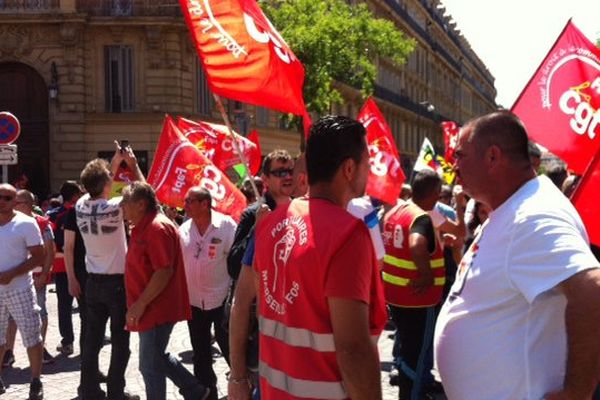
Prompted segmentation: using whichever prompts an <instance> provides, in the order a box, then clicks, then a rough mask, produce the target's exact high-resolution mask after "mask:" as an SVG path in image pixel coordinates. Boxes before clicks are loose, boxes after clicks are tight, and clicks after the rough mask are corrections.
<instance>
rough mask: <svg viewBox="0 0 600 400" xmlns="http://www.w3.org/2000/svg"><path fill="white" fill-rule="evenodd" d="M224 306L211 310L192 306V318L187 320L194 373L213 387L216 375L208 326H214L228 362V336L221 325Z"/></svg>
mask: <svg viewBox="0 0 600 400" xmlns="http://www.w3.org/2000/svg"><path fill="white" fill-rule="evenodd" d="M224 309H225V306H224V305H221V306H220V307H217V308H214V309H212V310H202V309H200V308H197V307H193V306H192V319H191V320H190V321H188V330H189V332H190V340H191V342H192V349H193V350H194V358H193V360H194V375H195V376H196V378H198V380H199V381H200V383H201V384H203V385H205V386H208V387H211V388H213V387H215V386H216V384H217V376H216V375H215V371H214V370H213V367H212V364H213V359H212V350H211V336H210V328H211V326H212V325H214V327H215V338H216V339H217V343H218V345H219V348H220V349H221V353H222V354H223V357H225V361H227V364H229V338H228V335H227V331H226V330H225V329H224V327H223V312H224Z"/></svg>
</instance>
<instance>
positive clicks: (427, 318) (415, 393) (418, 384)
mask: <svg viewBox="0 0 600 400" xmlns="http://www.w3.org/2000/svg"><path fill="white" fill-rule="evenodd" d="M390 314H391V316H392V320H393V321H394V324H395V325H396V329H397V337H398V340H399V341H400V365H399V368H398V370H399V371H398V372H399V378H400V385H399V386H400V388H399V389H400V393H399V397H398V398H399V399H400V400H418V399H420V398H421V395H422V392H423V388H424V386H425V385H426V383H427V380H428V379H427V376H428V375H429V370H428V369H430V368H431V365H432V360H430V359H429V358H431V357H433V353H432V352H431V347H432V345H433V330H434V327H435V316H436V311H435V307H424V308H402V307H396V306H392V305H390Z"/></svg>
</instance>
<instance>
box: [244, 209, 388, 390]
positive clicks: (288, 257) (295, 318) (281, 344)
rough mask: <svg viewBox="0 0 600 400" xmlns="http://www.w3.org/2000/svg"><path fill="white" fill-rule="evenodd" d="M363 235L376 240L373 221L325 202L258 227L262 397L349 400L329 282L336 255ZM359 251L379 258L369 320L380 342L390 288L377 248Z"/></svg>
mask: <svg viewBox="0 0 600 400" xmlns="http://www.w3.org/2000/svg"><path fill="white" fill-rule="evenodd" d="M309 210H310V213H309ZM361 231H362V232H361ZM356 234H364V235H366V237H367V238H368V231H367V227H366V226H365V224H364V223H363V222H362V221H361V220H358V219H356V218H354V217H353V216H351V215H350V214H349V213H348V212H346V210H344V209H342V208H341V207H339V206H337V205H335V204H333V203H331V202H329V201H327V200H322V199H306V198H301V199H295V200H293V201H292V202H291V203H289V204H288V205H287V206H279V207H278V208H277V209H276V210H275V211H273V212H272V213H271V214H270V215H268V216H267V217H265V218H264V219H263V220H262V221H260V223H259V224H258V225H257V229H256V253H255V269H256V273H257V276H258V279H259V281H260V288H259V293H258V315H259V317H258V319H259V332H260V341H259V343H260V346H259V360H260V362H259V375H260V389H261V399H263V400H289V399H294V400H295V399H338V400H344V399H347V398H348V394H347V392H346V390H345V388H344V386H343V383H342V376H341V373H340V370H339V367H338V363H337V360H336V352H335V346H334V341H333V328H332V325H331V319H330V314H329V307H328V303H327V298H326V297H325V294H324V293H325V292H324V284H325V282H326V279H327V272H328V265H330V263H331V260H332V259H333V257H335V254H336V252H337V251H338V249H340V247H341V246H342V245H343V244H344V243H345V241H346V240H347V239H348V238H349V237H350V235H356ZM357 251H370V252H371V254H372V259H373V261H372V264H373V272H372V274H371V283H370V284H371V289H370V290H371V299H370V304H369V308H370V310H369V318H370V321H369V323H370V330H371V335H372V336H373V337H374V338H375V337H377V336H378V335H379V334H380V333H381V330H382V329H383V326H384V325H385V322H386V320H387V313H386V310H385V300H384V297H383V288H382V285H381V281H380V279H379V272H378V270H377V260H376V258H375V253H374V251H373V249H372V246H368V247H367V248H365V249H357ZM349 271H351V266H349Z"/></svg>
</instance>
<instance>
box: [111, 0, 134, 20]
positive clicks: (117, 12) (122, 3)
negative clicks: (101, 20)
mask: <svg viewBox="0 0 600 400" xmlns="http://www.w3.org/2000/svg"><path fill="white" fill-rule="evenodd" d="M109 3H110V15H113V16H116V17H127V16H131V15H132V14H133V0H112V1H110V2H109Z"/></svg>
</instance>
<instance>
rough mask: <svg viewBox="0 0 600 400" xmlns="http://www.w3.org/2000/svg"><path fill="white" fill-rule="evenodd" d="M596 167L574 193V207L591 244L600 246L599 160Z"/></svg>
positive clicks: (583, 179) (593, 167)
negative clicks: (599, 212) (599, 218)
mask: <svg viewBox="0 0 600 400" xmlns="http://www.w3.org/2000/svg"><path fill="white" fill-rule="evenodd" d="M599 158H600V155H599ZM594 164H595V165H594V166H592V168H590V170H589V172H588V173H587V174H585V176H584V177H583V178H582V179H581V182H580V183H579V185H578V187H577V189H576V190H575V193H573V196H572V198H571V199H572V201H573V205H574V206H575V208H576V209H577V212H579V215H580V216H581V219H582V220H583V223H584V224H585V229H586V230H587V233H588V236H589V238H590V242H592V243H593V244H595V245H596V246H600V223H599V221H598V197H599V196H600V165H599V163H598V160H596V161H595V162H594Z"/></svg>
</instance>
